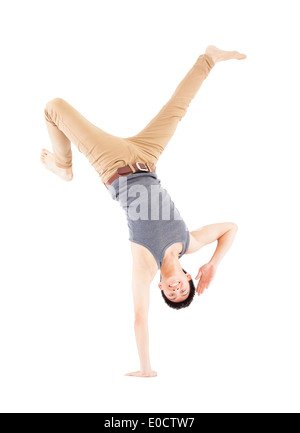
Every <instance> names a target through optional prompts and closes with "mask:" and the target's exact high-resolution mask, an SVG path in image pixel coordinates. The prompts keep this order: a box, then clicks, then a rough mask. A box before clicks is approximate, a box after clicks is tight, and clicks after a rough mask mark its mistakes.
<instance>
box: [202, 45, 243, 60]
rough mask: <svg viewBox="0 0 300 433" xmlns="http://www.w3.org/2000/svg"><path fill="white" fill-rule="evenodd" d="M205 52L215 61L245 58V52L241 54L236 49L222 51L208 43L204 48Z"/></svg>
mask: <svg viewBox="0 0 300 433" xmlns="http://www.w3.org/2000/svg"><path fill="white" fill-rule="evenodd" d="M205 54H207V55H208V56H209V57H211V58H212V59H213V61H214V62H215V63H217V62H222V61H223V60H231V59H236V60H243V59H246V57H247V56H246V54H241V53H239V52H238V51H223V50H220V49H219V48H217V47H215V46H214V45H209V46H208V47H207V48H206V51H205Z"/></svg>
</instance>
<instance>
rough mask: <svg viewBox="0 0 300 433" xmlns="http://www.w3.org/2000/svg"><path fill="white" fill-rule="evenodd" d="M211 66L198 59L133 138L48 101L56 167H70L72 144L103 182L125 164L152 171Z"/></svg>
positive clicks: (65, 105)
mask: <svg viewBox="0 0 300 433" xmlns="http://www.w3.org/2000/svg"><path fill="white" fill-rule="evenodd" d="M213 66H214V62H213V60H212V58H211V57H209V56H207V55H206V54H202V55H201V56H199V57H198V59H197V61H196V63H195V64H194V66H193V67H192V68H191V69H190V71H189V72H188V73H187V75H186V76H185V77H184V79H183V80H182V81H181V82H180V83H179V85H178V87H177V88H176V90H175V92H174V93H173V95H172V97H171V99H170V100H169V101H168V102H167V103H166V104H165V105H164V106H163V107H162V109H161V110H160V112H159V113H158V114H157V115H156V116H155V117H154V118H153V119H152V120H151V121H150V123H148V125H147V126H146V127H145V128H144V129H143V130H142V131H141V132H139V133H138V134H136V135H134V136H132V137H127V138H121V137H116V136H115V135H111V134H108V133H107V132H105V131H103V130H102V129H100V128H98V127H97V126H95V125H93V124H92V123H90V122H89V121H88V120H87V119H86V118H85V117H83V116H82V114H80V113H79V112H78V111H77V110H76V109H75V108H74V107H72V106H71V105H70V104H69V103H68V102H66V101H65V100H64V99H61V98H55V99H53V100H51V101H49V102H48V103H47V104H46V107H45V119H46V125H47V129H48V132H49V136H50V139H51V142H52V148H53V153H54V158H55V163H56V165H57V166H58V167H72V151H71V142H72V143H74V144H75V145H76V147H77V148H78V150H79V151H80V152H82V153H83V154H84V155H85V156H86V157H87V158H88V160H89V161H90V163H91V164H92V166H93V167H94V168H95V170H96V171H97V172H98V173H99V176H100V178H101V181H102V182H103V183H106V182H107V180H108V179H109V178H110V177H111V176H112V175H113V174H114V173H115V172H116V171H117V169H118V168H119V167H122V166H124V165H128V164H129V165H130V164H133V163H135V162H143V163H146V164H148V165H149V166H150V167H154V168H155V167H156V163H157V161H158V158H159V156H160V155H161V153H162V152H163V150H164V149H165V147H166V145H167V144H168V142H169V141H170V139H171V137H172V136H173V134H174V132H175V130H176V127H177V125H178V122H179V121H180V120H181V119H182V117H183V116H184V115H185V113H186V111H187V108H188V106H189V104H190V102H191V101H192V99H193V98H194V96H195V95H196V93H197V91H198V90H199V88H200V86H201V84H202V82H203V81H204V79H205V78H206V77H207V75H208V74H209V72H210V70H211V69H212V67H213ZM133 171H134V170H133Z"/></svg>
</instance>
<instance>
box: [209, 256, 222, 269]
mask: <svg viewBox="0 0 300 433" xmlns="http://www.w3.org/2000/svg"><path fill="white" fill-rule="evenodd" d="M219 263H220V262H219V261H218V260H216V259H214V258H212V259H211V260H210V261H209V262H208V264H209V265H211V266H213V267H214V268H215V269H217V267H218V266H219Z"/></svg>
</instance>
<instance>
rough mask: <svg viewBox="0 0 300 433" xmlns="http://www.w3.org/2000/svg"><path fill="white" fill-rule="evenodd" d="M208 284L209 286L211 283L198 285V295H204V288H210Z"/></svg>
mask: <svg viewBox="0 0 300 433" xmlns="http://www.w3.org/2000/svg"><path fill="white" fill-rule="evenodd" d="M208 286H209V284H207V283H204V282H203V283H202V284H198V287H197V293H198V296H200V295H202V293H203V292H204V290H206V289H208Z"/></svg>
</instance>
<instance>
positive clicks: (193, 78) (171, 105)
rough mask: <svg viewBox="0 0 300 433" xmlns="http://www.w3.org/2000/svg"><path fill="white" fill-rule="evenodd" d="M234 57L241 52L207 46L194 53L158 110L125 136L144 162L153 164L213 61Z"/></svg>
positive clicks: (211, 66)
mask: <svg viewBox="0 0 300 433" xmlns="http://www.w3.org/2000/svg"><path fill="white" fill-rule="evenodd" d="M234 58H235V59H240V60H241V59H242V58H245V56H244V55H243V54H240V53H238V52H237V51H222V50H219V49H218V48H216V47H214V46H209V47H208V48H207V50H206V52H205V54H202V55H200V56H199V57H198V59H197V61H196V63H195V64H194V66H193V67H192V68H191V69H190V71H189V72H188V73H187V74H186V76H185V77H184V78H183V80H182V81H181V82H180V83H179V85H178V86H177V88H176V90H175V92H174V93H173V95H172V97H171V98H170V100H169V101H168V102H167V103H166V104H165V105H164V106H163V107H162V109H161V110H160V112H159V113H158V114H157V115H156V116H155V117H154V118H153V119H152V120H151V121H150V123H148V125H147V126H146V127H145V128H144V129H143V130H142V131H140V132H139V133H138V134H136V135H134V136H132V137H127V138H126V140H128V141H129V142H131V143H133V144H134V145H135V146H136V148H137V149H138V151H139V154H140V155H142V156H144V158H147V159H148V162H150V163H153V164H156V162H157V160H158V158H159V156H160V155H161V153H162V152H163V151H164V149H165V147H166V145H167V144H168V142H169V141H170V139H171V137H172V136H173V135H174V132H175V130H176V128H177V125H178V123H179V122H180V120H181V119H182V118H183V117H184V115H185V113H186V111H187V109H188V107H189V105H190V103H191V101H192V99H193V98H194V97H195V95H196V93H197V92H198V90H199V89H200V87H201V85H202V83H203V81H204V80H205V79H206V77H207V76H208V74H209V72H210V71H211V69H212V68H213V66H214V65H215V63H216V62H219V61H222V60H229V59H234Z"/></svg>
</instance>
